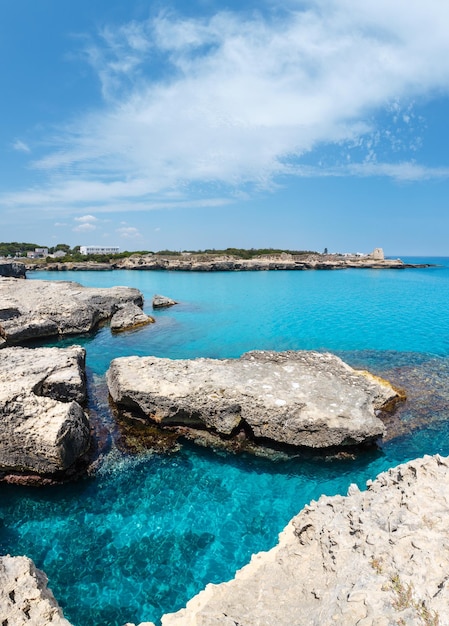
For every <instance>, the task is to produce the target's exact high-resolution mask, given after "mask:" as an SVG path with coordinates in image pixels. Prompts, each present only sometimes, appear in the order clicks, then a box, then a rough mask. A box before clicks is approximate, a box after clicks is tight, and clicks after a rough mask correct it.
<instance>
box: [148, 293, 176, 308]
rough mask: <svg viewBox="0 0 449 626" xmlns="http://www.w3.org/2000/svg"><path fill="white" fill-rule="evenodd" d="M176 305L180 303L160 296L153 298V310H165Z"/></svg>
mask: <svg viewBox="0 0 449 626" xmlns="http://www.w3.org/2000/svg"><path fill="white" fill-rule="evenodd" d="M174 304H178V303H177V302H176V301H175V300H172V299H171V298H168V297H167V296H161V295H158V294H156V295H155V296H153V309H165V308H167V307H169V306H173V305H174Z"/></svg>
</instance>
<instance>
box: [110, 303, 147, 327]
mask: <svg viewBox="0 0 449 626" xmlns="http://www.w3.org/2000/svg"><path fill="white" fill-rule="evenodd" d="M154 321H155V320H154V317H151V316H150V315H146V314H145V313H144V312H143V311H142V309H141V308H140V307H138V306H137V304H134V303H133V302H130V303H129V304H125V306H123V307H121V308H120V309H119V310H118V311H117V313H114V315H113V316H112V318H111V330H112V331H113V332H114V333H120V332H123V331H125V330H132V329H135V328H139V327H140V326H146V325H147V324H152V323H154Z"/></svg>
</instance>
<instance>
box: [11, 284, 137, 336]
mask: <svg viewBox="0 0 449 626" xmlns="http://www.w3.org/2000/svg"><path fill="white" fill-rule="evenodd" d="M129 302H131V303H134V304H136V305H138V306H142V305H143V297H142V294H141V293H140V291H138V290H137V289H133V288H131V287H110V288H93V287H82V286H81V285H79V284H78V283H74V282H66V281H57V282H56V281H45V280H26V281H23V280H17V279H14V278H0V303H1V304H0V348H2V347H5V346H7V345H14V344H19V343H22V342H24V341H27V340H29V339H36V338H39V337H51V336H55V335H75V334H78V333H86V332H89V331H91V330H93V329H94V328H95V327H96V326H97V325H98V323H99V322H100V321H102V320H105V319H109V318H110V317H111V316H112V315H113V314H114V313H115V312H116V311H117V310H118V309H119V308H120V307H122V306H123V305H125V304H127V303H129Z"/></svg>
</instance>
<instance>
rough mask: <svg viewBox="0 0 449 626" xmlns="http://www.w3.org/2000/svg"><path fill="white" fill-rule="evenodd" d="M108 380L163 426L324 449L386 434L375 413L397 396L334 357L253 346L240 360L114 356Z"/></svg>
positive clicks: (122, 403) (126, 403) (118, 397)
mask: <svg viewBox="0 0 449 626" xmlns="http://www.w3.org/2000/svg"><path fill="white" fill-rule="evenodd" d="M107 382H108V386H109V391H110V394H111V397H112V399H113V401H114V402H115V403H116V405H117V406H118V407H119V408H123V409H127V410H131V411H137V412H140V413H141V414H144V415H146V416H147V417H148V418H149V419H150V420H153V421H154V422H157V423H158V424H161V425H162V426H164V425H167V426H172V425H186V426H191V427H195V428H205V429H208V430H210V431H212V432H214V433H218V434H219V435H221V436H225V437H229V436H232V435H234V434H237V433H238V432H239V431H241V430H244V431H245V432H246V433H249V436H250V437H251V438H254V439H256V440H263V441H268V442H275V443H277V444H286V445H292V446H307V447H311V448H327V447H331V446H348V445H356V444H360V443H365V442H370V441H373V440H375V439H376V438H378V437H379V436H381V435H382V434H383V432H384V426H383V423H382V421H381V420H380V419H379V418H378V417H377V415H376V411H378V410H380V409H382V408H385V407H386V406H387V405H389V404H391V403H392V402H394V400H395V399H397V398H398V395H397V392H396V391H395V390H394V389H393V388H392V386H391V385H390V384H389V383H387V382H386V381H382V380H380V379H377V378H375V377H372V376H369V375H368V374H367V373H366V372H360V371H356V370H354V369H352V368H351V367H350V366H349V365H347V364H345V363H344V362H343V361H342V360H341V359H339V358H338V357H336V356H334V355H332V354H323V353H319V352H307V351H298V352H293V351H289V352H281V353H277V352H265V351H256V352H249V353H247V354H245V355H243V356H242V357H241V358H240V359H224V360H218V359H204V358H199V359H193V360H170V359H160V358H156V357H125V358H119V359H115V360H114V361H112V363H111V366H110V369H109V371H108V373H107Z"/></svg>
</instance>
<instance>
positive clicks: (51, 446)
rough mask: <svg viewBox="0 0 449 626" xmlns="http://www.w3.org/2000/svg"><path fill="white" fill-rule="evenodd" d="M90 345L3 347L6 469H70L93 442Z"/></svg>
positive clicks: (1, 430) (0, 375) (0, 446)
mask: <svg viewBox="0 0 449 626" xmlns="http://www.w3.org/2000/svg"><path fill="white" fill-rule="evenodd" d="M84 360H85V351H84V350H83V348H81V347H79V346H72V347H70V348H65V349H59V348H37V349H35V350H31V349H28V348H19V347H14V348H5V349H4V350H1V351H0V474H1V475H2V476H5V475H7V474H8V473H11V472H13V473H17V472H19V473H36V474H54V473H55V472H59V471H63V470H67V469H68V468H69V467H70V466H72V465H73V463H74V462H75V461H76V460H77V459H78V458H79V457H80V456H81V455H82V454H83V453H84V452H85V451H86V450H87V448H88V447H89V444H90V430H89V422H88V420H87V417H86V415H85V413H84V411H83V408H82V406H81V404H80V403H83V402H84V401H85V399H86V382H85V376H84Z"/></svg>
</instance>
